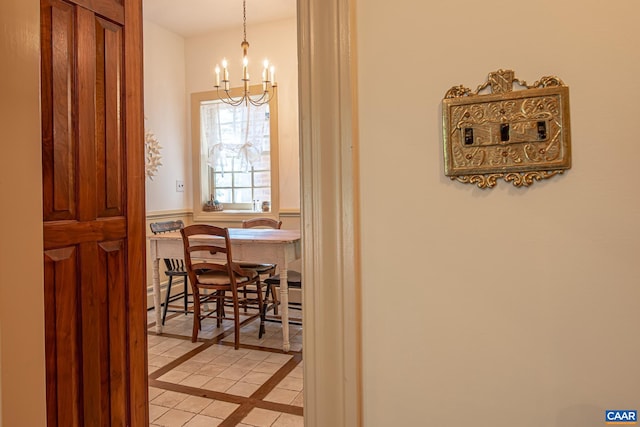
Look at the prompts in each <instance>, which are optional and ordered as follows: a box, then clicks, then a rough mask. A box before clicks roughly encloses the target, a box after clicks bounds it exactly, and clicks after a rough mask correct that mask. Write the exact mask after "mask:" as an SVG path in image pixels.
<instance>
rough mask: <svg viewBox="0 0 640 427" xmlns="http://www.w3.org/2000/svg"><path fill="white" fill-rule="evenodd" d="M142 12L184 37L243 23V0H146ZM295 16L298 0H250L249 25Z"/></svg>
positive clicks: (153, 20) (148, 17)
mask: <svg viewBox="0 0 640 427" xmlns="http://www.w3.org/2000/svg"><path fill="white" fill-rule="evenodd" d="M143 11H144V19H145V20H148V21H151V22H154V23H156V24H158V25H160V26H161V27H164V28H166V29H167V30H169V31H171V32H174V33H176V34H179V35H181V36H183V37H185V38H186V37H193V36H196V35H200V34H206V33H208V32H211V31H215V30H221V29H224V28H230V27H238V26H240V25H242V0H143ZM295 15H296V0H247V25H250V24H252V23H254V24H255V23H259V22H268V21H275V20H278V19H284V18H291V17H294V16H295Z"/></svg>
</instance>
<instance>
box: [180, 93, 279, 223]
mask: <svg viewBox="0 0 640 427" xmlns="http://www.w3.org/2000/svg"><path fill="white" fill-rule="evenodd" d="M260 89H261V87H259V86H257V87H256V88H255V89H254V91H256V92H259V91H260ZM239 90H240V89H234V90H232V91H231V93H232V94H235V92H236V91H239ZM191 114H192V138H193V152H194V188H195V189H196V192H195V193H196V194H194V204H195V206H194V217H195V219H198V217H200V218H202V217H204V219H206V217H207V216H210V215H211V214H210V213H211V212H214V213H218V214H219V213H220V212H227V213H232V214H242V213H247V214H249V213H253V212H256V211H259V212H262V203H263V202H268V203H269V205H270V208H271V209H270V210H277V207H278V174H277V171H278V161H277V158H278V156H277V154H278V153H277V146H278V145H277V101H276V97H275V96H274V98H273V99H272V100H271V101H270V102H269V104H266V105H263V106H259V107H256V106H253V105H251V104H249V105H244V104H242V105H240V106H237V107H234V106H231V105H228V104H225V103H224V102H222V101H221V100H220V99H218V96H217V93H216V92H201V93H195V94H193V95H192V102H191ZM219 206H222V207H223V211H217V210H216V209H217V208H218V207H219Z"/></svg>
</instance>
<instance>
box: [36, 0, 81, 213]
mask: <svg viewBox="0 0 640 427" xmlns="http://www.w3.org/2000/svg"><path fill="white" fill-rule="evenodd" d="M41 9H42V10H41V20H42V27H43V31H42V53H41V57H42V61H41V64H42V73H43V75H48V76H50V78H48V79H43V80H42V104H43V107H49V108H42V175H43V176H42V178H43V188H44V197H43V216H44V220H45V221H52V220H69V219H75V218H76V215H77V212H76V205H77V203H76V191H75V190H76V189H75V183H76V181H75V179H76V172H77V170H76V164H77V140H76V138H77V135H76V132H75V122H74V109H73V106H74V98H75V95H76V94H75V87H74V80H75V60H74V58H75V55H74V49H75V48H74V44H75V26H74V18H75V13H74V8H73V6H72V5H70V4H68V3H65V2H63V1H58V0H50V1H43V2H42V7H41Z"/></svg>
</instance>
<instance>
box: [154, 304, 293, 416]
mask: <svg viewBox="0 0 640 427" xmlns="http://www.w3.org/2000/svg"><path fill="white" fill-rule="evenodd" d="M292 315H293V316H294V317H299V313H296V312H295V310H293V312H292ZM154 320H155V318H154V312H153V310H150V311H149V313H148V326H149V328H148V336H147V339H148V360H149V420H150V425H151V426H165V427H177V426H185V427H212V426H221V427H232V426H239V427H263V426H265V427H302V426H303V425H304V422H303V417H302V413H303V409H302V406H303V386H302V366H303V364H302V327H301V326H297V325H291V326H290V335H291V339H290V341H291V348H292V350H291V351H290V352H289V353H283V352H282V327H281V325H280V324H279V323H273V322H266V324H265V328H266V331H265V334H264V336H263V337H262V338H261V339H259V338H258V328H259V319H258V318H251V316H249V315H247V316H245V317H243V318H242V319H241V321H245V323H244V324H243V326H242V327H241V331H240V349H238V350H234V348H233V323H232V322H231V321H225V322H224V324H223V325H222V327H220V328H216V326H215V320H204V321H203V325H202V331H201V332H200V333H199V335H198V342H196V343H192V342H191V328H192V326H193V324H192V322H193V318H192V316H191V315H183V314H172V315H171V316H167V320H166V323H165V326H164V329H163V334H162V335H157V334H156V333H155V327H154V325H155V323H154Z"/></svg>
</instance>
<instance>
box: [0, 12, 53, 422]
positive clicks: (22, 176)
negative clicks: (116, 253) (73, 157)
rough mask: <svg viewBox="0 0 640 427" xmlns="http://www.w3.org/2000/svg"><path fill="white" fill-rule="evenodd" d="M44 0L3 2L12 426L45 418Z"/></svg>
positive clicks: (1, 132)
mask: <svg viewBox="0 0 640 427" xmlns="http://www.w3.org/2000/svg"><path fill="white" fill-rule="evenodd" d="M39 4H40V2H39V1H37V0H8V1H2V2H0V57H2V72H1V75H2V78H0V93H2V96H0V141H1V142H0V144H1V147H2V151H3V157H2V158H3V161H2V167H0V200H2V204H1V206H2V209H1V210H0V211H1V213H0V216H1V220H0V223H1V224H3V226H2V242H1V243H0V249H1V251H0V331H1V332H0V426H6V427H13V426H44V425H45V423H46V404H45V369H44V366H45V362H44V354H45V353H44V351H45V350H44V289H43V286H42V284H43V263H42V175H41V167H42V160H41V154H40V150H41V145H40V98H39V97H40V93H39V87H40V75H39V67H40V15H39V10H40V8H39ZM16 212H19V213H18V214H16Z"/></svg>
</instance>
